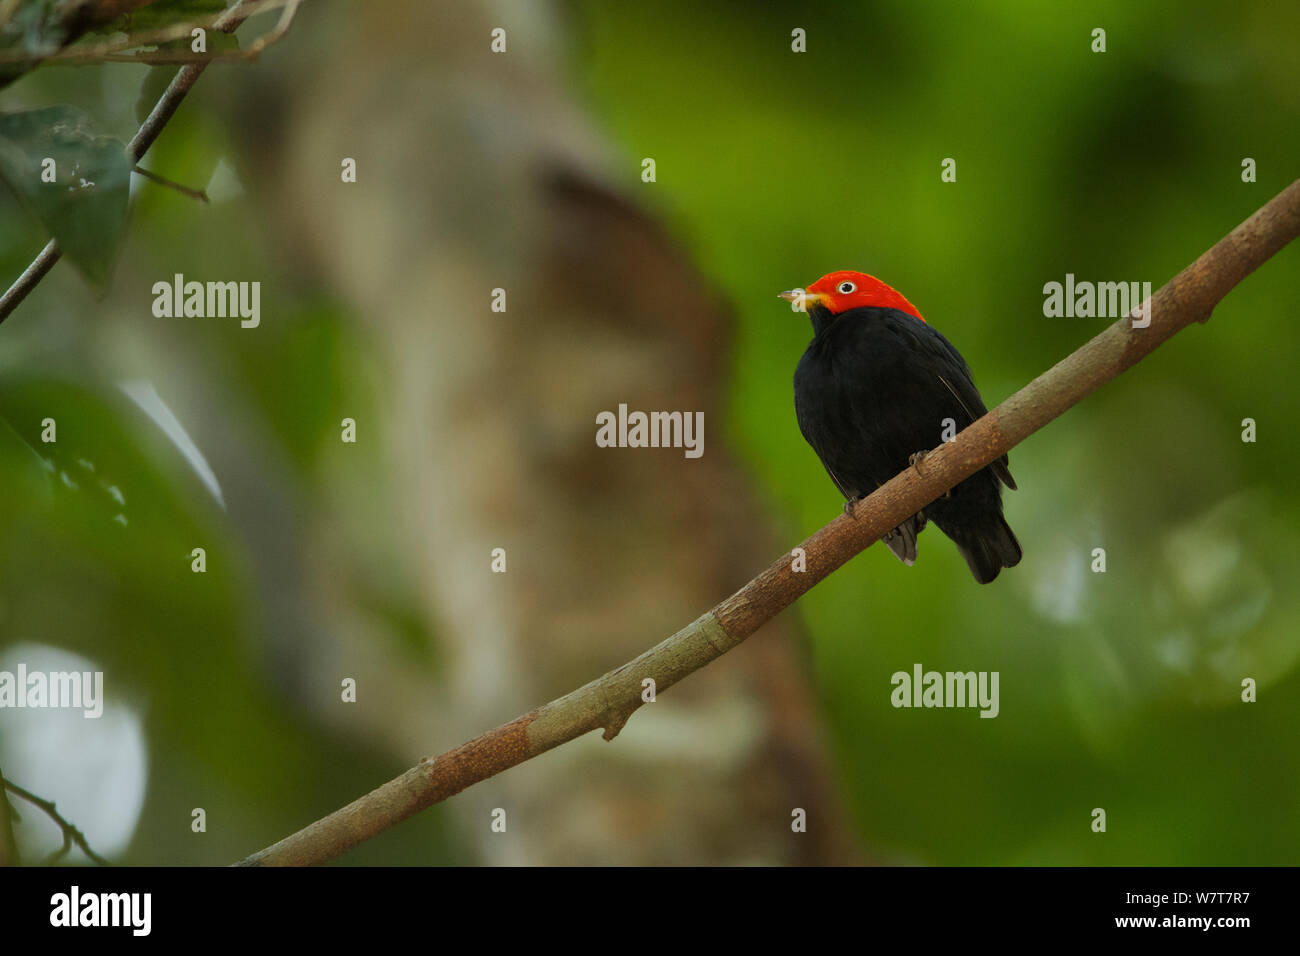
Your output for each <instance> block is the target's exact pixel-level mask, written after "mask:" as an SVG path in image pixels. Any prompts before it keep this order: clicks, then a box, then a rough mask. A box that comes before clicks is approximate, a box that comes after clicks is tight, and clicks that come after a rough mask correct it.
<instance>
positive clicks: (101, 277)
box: [0, 106, 132, 290]
mask: <svg viewBox="0 0 1300 956" xmlns="http://www.w3.org/2000/svg"><path fill="white" fill-rule="evenodd" d="M49 160H53V166H52V167H51V166H50V165H49V163H48V162H47V161H49ZM131 166H132V163H131V160H130V157H129V156H127V152H126V146H125V145H124V144H123V143H122V142H121V141H120V140H117V139H113V138H112V137H110V136H100V135H97V134H96V132H95V130H94V128H93V127H92V125H91V122H90V118H89V117H88V116H87V115H86V114H85V113H83V112H82V111H81V110H78V109H74V108H72V107H70V106H54V107H50V108H48V109H39V110H27V111H24V112H20V113H7V114H0V178H3V179H4V180H5V182H7V183H8V184H9V187H10V188H11V189H13V191H14V193H15V194H16V195H17V196H18V198H19V199H20V200H21V201H22V203H23V205H25V206H26V207H27V208H28V210H29V211H31V213H32V214H33V215H35V216H36V218H37V219H39V220H40V221H41V224H42V225H44V226H45V228H46V230H48V231H49V233H50V235H52V236H53V237H54V238H55V239H57V240H58V241H59V246H60V248H61V249H62V250H63V252H64V254H65V255H66V256H67V257H68V258H69V259H70V260H71V261H72V263H73V264H74V265H75V266H76V267H77V268H78V269H80V270H81V272H82V274H83V275H85V277H86V278H87V279H88V280H89V281H90V282H91V284H92V285H94V286H95V287H96V288H97V289H100V290H103V288H104V287H105V286H107V284H108V280H109V277H110V276H111V275H112V271H113V264H114V262H116V260H117V253H118V249H119V248H120V246H121V243H122V237H123V235H124V234H125V232H126V215H127V205H128V200H129V199H130V193H131ZM43 176H44V179H49V178H51V177H52V178H53V182H46V181H44V179H43V178H42V177H43Z"/></svg>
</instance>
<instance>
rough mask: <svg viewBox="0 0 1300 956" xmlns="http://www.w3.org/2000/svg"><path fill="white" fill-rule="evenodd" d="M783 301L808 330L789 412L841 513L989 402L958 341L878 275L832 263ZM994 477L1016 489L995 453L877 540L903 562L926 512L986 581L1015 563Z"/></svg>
mask: <svg viewBox="0 0 1300 956" xmlns="http://www.w3.org/2000/svg"><path fill="white" fill-rule="evenodd" d="M781 298H783V299H786V300H788V301H790V302H794V303H796V304H798V305H800V306H801V307H802V309H803V311H805V312H807V313H808V316H809V318H811V319H812V326H813V335H814V337H813V340H812V343H811V344H810V345H809V346H808V350H807V351H806V352H804V354H803V358H801V359H800V360H799V366H798V368H796V369H795V373H794V410H795V415H796V416H797V417H798V419H799V430H800V431H801V432H803V437H804V438H805V439H807V441H808V444H810V445H811V446H812V448H813V451H815V452H817V457H818V458H820V459H821V461H822V464H823V465H825V466H826V471H827V472H828V473H829V474H830V476H831V481H833V482H835V487H837V488H839V490H840V493H841V494H843V495H844V497H845V499H846V502H845V510H848V509H849V507H850V506H851V505H852V502H853V501H854V500H855V499H857V498H862V497H865V496H867V495H869V494H871V492H873V491H875V490H876V489H877V488H878V487H880V486H881V485H883V484H884V483H885V482H886V481H888V480H889V479H890V478H893V477H894V476H895V475H896V474H898V473H899V472H900V471H902V470H903V469H904V468H906V467H907V466H908V464H909V463H913V464H915V463H916V462H917V460H918V458H919V456H920V455H921V454H923V453H924V452H925V451H926V450H927V449H930V448H933V447H935V446H936V445H938V444H939V443H940V441H942V440H943V439H944V438H945V437H949V438H950V437H951V436H952V435H953V434H955V433H956V432H958V431H961V429H963V428H965V427H966V426H967V425H969V424H970V423H971V422H973V421H975V419H977V418H979V417H980V416H981V415H983V414H984V413H985V411H987V409H986V408H985V407H984V402H983V400H982V399H981V398H980V394H979V392H978V391H977V390H976V388H975V383H974V381H972V379H971V372H970V368H969V367H968V366H967V365H966V362H965V360H964V359H963V358H962V357H961V355H960V354H959V353H958V352H957V350H956V349H955V348H953V347H952V345H950V344H949V342H948V340H947V339H945V338H944V337H943V336H942V335H940V334H939V333H938V332H936V331H935V330H934V329H932V328H931V327H930V326H929V325H928V324H926V322H925V320H924V319H922V318H921V313H920V312H918V311H917V309H916V307H915V306H914V305H912V303H910V302H908V301H907V299H906V298H904V297H903V296H902V295H901V294H900V293H898V292H897V291H895V290H894V289H892V288H890V287H889V286H887V285H885V283H883V282H881V281H880V280H879V279H876V278H874V277H872V276H869V275H864V274H863V273H861V272H832V273H830V274H829V275H824V276H822V277H821V278H820V279H818V280H817V281H816V282H814V283H813V284H812V285H810V286H809V287H808V288H807V289H806V290H804V289H795V290H793V291H791V292H782V293H781ZM945 419H951V420H952V423H951V425H948V426H946V425H945ZM945 427H947V428H948V434H947V435H946V436H945V435H944V430H945ZM999 483H1000V484H999ZM1001 485H1006V486H1007V487H1008V488H1011V489H1014V488H1015V487H1016V483H1015V481H1014V480H1013V479H1012V477H1011V472H1010V470H1009V469H1008V467H1007V458H1006V456H1005V455H1004V456H1002V457H1001V458H999V459H998V460H997V461H995V462H993V463H992V464H991V465H989V466H988V467H987V468H985V469H984V470H982V471H978V472H976V473H975V474H973V475H971V476H970V477H969V478H967V479H966V480H965V481H963V482H962V483H961V484H959V485H957V487H955V488H953V489H952V490H951V491H950V492H948V493H947V494H946V495H944V496H943V497H942V498H940V499H938V500H937V501H934V502H932V503H931V504H928V505H926V506H925V508H924V509H923V510H921V511H919V512H918V513H917V514H915V515H913V516H912V517H910V518H908V519H907V520H906V521H904V522H903V523H902V524H901V525H899V526H898V527H897V528H895V529H894V530H893V531H892V532H890V534H889V535H887V536H886V537H885V539H884V540H885V544H886V545H888V547H889V550H891V551H892V552H894V554H895V555H896V556H897V557H898V559H899V560H900V561H902V562H903V563H904V564H907V565H911V564H912V563H913V562H914V561H915V560H916V536H917V535H918V534H920V533H921V530H922V529H923V528H924V527H925V525H926V522H927V521H933V522H934V523H935V524H936V525H938V526H939V530H940V531H942V532H943V533H944V534H946V535H947V536H948V537H949V538H951V539H952V540H953V543H954V544H956V545H957V550H958V551H960V552H961V556H962V557H963V558H965V559H966V563H967V564H968V565H969V566H970V570H971V574H973V575H975V580H976V581H978V582H979V583H980V584H987V583H988V582H990V581H992V580H993V579H994V578H996V577H997V576H998V572H999V571H1001V570H1002V569H1003V568H1010V567H1014V566H1015V565H1016V564H1017V563H1019V561H1020V542H1018V541H1017V540H1016V536H1015V534H1014V533H1013V532H1012V530H1011V527H1010V526H1009V525H1008V524H1007V522H1006V519H1005V518H1003V517H1002V488H1001Z"/></svg>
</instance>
